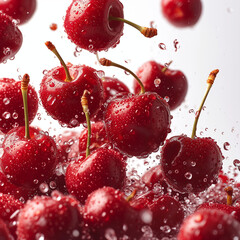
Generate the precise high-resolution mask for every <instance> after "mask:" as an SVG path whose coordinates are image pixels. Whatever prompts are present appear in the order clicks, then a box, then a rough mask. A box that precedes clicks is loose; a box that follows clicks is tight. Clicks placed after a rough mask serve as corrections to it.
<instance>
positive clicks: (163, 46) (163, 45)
mask: <svg viewBox="0 0 240 240" xmlns="http://www.w3.org/2000/svg"><path fill="white" fill-rule="evenodd" d="M158 47H159V48H160V49H161V50H166V49H167V47H166V45H165V43H159V44H158Z"/></svg>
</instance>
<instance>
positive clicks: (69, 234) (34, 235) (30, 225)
mask: <svg viewBox="0 0 240 240" xmlns="http://www.w3.org/2000/svg"><path fill="white" fill-rule="evenodd" d="M82 224H83V221H82V215H81V213H80V211H79V203H78V202H77V201H76V200H75V199H73V198H72V197H70V196H66V197H64V196H62V195H60V194H59V193H54V194H53V197H52V198H51V197H44V196H42V197H35V198H34V199H33V200H31V201H28V202H27V203H26V205H25V206H24V208H23V209H22V210H21V212H20V214H19V218H18V226H17V234H18V239H39V238H40V237H43V238H44V239H49V240H53V239H56V240H66V239H68V240H73V239H81V236H82V230H81V227H82V226H81V225H82Z"/></svg>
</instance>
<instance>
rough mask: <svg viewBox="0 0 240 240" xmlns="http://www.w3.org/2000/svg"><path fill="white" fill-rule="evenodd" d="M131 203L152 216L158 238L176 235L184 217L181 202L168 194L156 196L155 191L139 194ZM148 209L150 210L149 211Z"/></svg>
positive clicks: (151, 225)
mask: <svg viewBox="0 0 240 240" xmlns="http://www.w3.org/2000/svg"><path fill="white" fill-rule="evenodd" d="M130 205H131V206H132V207H134V208H135V209H137V210H141V211H142V213H141V214H142V215H143V214H147V213H148V215H149V216H150V220H151V221H150V220H149V225H150V227H151V229H152V230H153V233H154V235H155V236H156V237H158V238H160V239H161V238H163V237H174V236H175V235H176V233H177V230H178V229H179V226H180V224H181V223H182V221H183V218H184V211H183V208H182V206H181V204H180V203H179V202H178V201H177V200H175V199H174V198H173V197H171V196H168V195H163V196H156V195H155V193H154V192H153V191H149V192H147V193H145V194H142V195H139V196H138V197H137V198H134V199H133V200H131V201H130ZM147 210H148V211H149V212H147Z"/></svg>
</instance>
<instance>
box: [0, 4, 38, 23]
mask: <svg viewBox="0 0 240 240" xmlns="http://www.w3.org/2000/svg"><path fill="white" fill-rule="evenodd" d="M36 5H37V2H36V0H0V11H2V12H4V13H6V14H7V15H9V16H11V17H12V18H14V19H16V20H18V21H19V24H23V23H25V22H27V21H28V20H29V19H30V18H31V17H32V15H33V13H34V12H35V9H36Z"/></svg>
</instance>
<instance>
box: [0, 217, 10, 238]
mask: <svg viewBox="0 0 240 240" xmlns="http://www.w3.org/2000/svg"><path fill="white" fill-rule="evenodd" d="M0 239H1V240H11V239H12V238H11V236H10V233H9V230H8V228H7V226H6V224H5V223H4V221H3V220H2V219H1V218H0Z"/></svg>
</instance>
